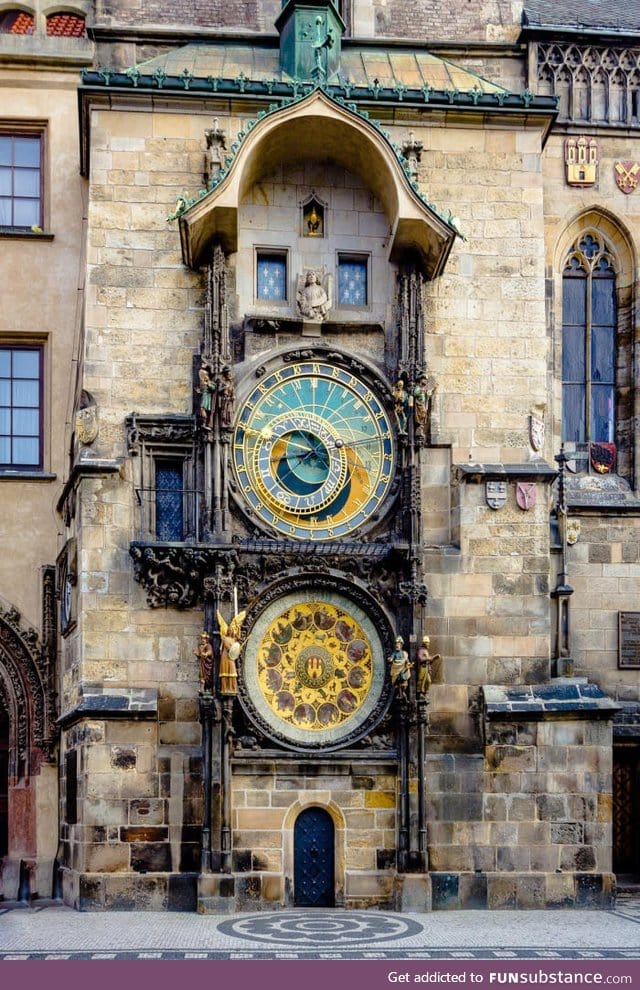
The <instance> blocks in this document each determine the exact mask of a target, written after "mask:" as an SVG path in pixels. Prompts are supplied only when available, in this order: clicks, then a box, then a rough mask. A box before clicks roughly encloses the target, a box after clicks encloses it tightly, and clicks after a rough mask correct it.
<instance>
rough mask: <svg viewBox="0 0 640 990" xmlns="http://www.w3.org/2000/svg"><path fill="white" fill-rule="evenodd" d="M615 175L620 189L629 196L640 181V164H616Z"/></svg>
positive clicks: (614, 167)
mask: <svg viewBox="0 0 640 990" xmlns="http://www.w3.org/2000/svg"><path fill="white" fill-rule="evenodd" d="M613 174H614V176H615V180H616V185H617V187H618V189H620V191H621V192H623V193H626V195H627V196H628V195H629V193H632V192H633V191H634V189H635V188H636V186H637V185H638V182H639V181H640V162H622V161H619V162H614V165H613Z"/></svg>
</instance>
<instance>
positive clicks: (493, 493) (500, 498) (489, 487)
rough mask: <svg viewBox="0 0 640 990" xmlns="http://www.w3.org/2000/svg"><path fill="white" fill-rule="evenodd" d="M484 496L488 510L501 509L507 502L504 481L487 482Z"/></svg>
mask: <svg viewBox="0 0 640 990" xmlns="http://www.w3.org/2000/svg"><path fill="white" fill-rule="evenodd" d="M485 494H486V499H487V505H488V506H489V508H490V509H502V508H503V507H504V504H505V502H506V501H507V483H506V481H487V484H486V489H485Z"/></svg>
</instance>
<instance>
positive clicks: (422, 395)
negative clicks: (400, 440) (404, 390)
mask: <svg viewBox="0 0 640 990" xmlns="http://www.w3.org/2000/svg"><path fill="white" fill-rule="evenodd" d="M435 390H436V383H435V382H434V381H433V379H432V378H427V376H426V375H422V377H421V378H420V379H419V381H418V384H417V385H416V386H415V388H414V390H413V395H412V400H413V424H414V427H415V438H416V440H417V441H419V442H421V443H423V442H427V443H429V442H430V439H431V437H430V432H431V431H430V422H429V420H430V416H431V403H432V400H433V393H434V392H435Z"/></svg>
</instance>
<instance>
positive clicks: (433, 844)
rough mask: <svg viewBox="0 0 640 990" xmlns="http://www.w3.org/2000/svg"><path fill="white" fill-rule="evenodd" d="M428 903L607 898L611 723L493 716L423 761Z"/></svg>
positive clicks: (597, 902)
mask: <svg viewBox="0 0 640 990" xmlns="http://www.w3.org/2000/svg"><path fill="white" fill-rule="evenodd" d="M426 781H427V792H428V800H427V806H428V814H429V833H428V834H429V865H430V869H431V870H432V871H433V872H432V876H431V880H432V905H433V909H434V910H438V909H442V910H446V909H450V908H457V907H465V908H480V907H489V908H498V909H506V908H514V907H516V908H538V907H568V906H581V907H601V906H603V905H607V904H609V903H610V902H611V898H612V896H613V876H612V874H611V786H612V782H611V726H610V724H609V723H608V722H606V721H604V722H595V721H594V722H591V721H582V720H579V719H573V720H563V721H548V720H545V721H536V722H532V721H529V720H526V719H525V720H523V721H517V722H514V721H500V720H499V719H497V718H496V719H495V721H494V720H492V721H491V722H490V723H488V724H487V726H486V747H485V750H484V756H483V755H480V754H479V755H454V754H448V755H442V756H435V755H430V756H429V757H428V758H427V764H426Z"/></svg>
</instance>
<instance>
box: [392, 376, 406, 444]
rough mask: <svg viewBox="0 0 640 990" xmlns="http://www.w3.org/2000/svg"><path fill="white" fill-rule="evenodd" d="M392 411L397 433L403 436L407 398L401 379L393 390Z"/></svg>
mask: <svg viewBox="0 0 640 990" xmlns="http://www.w3.org/2000/svg"><path fill="white" fill-rule="evenodd" d="M393 409H394V412H395V414H396V422H397V424H398V433H400V434H402V435H404V434H405V433H406V432H407V419H408V414H409V396H408V394H407V390H406V388H405V387H404V382H403V380H402V378H399V379H398V381H397V382H396V385H395V388H394V390H393Z"/></svg>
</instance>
